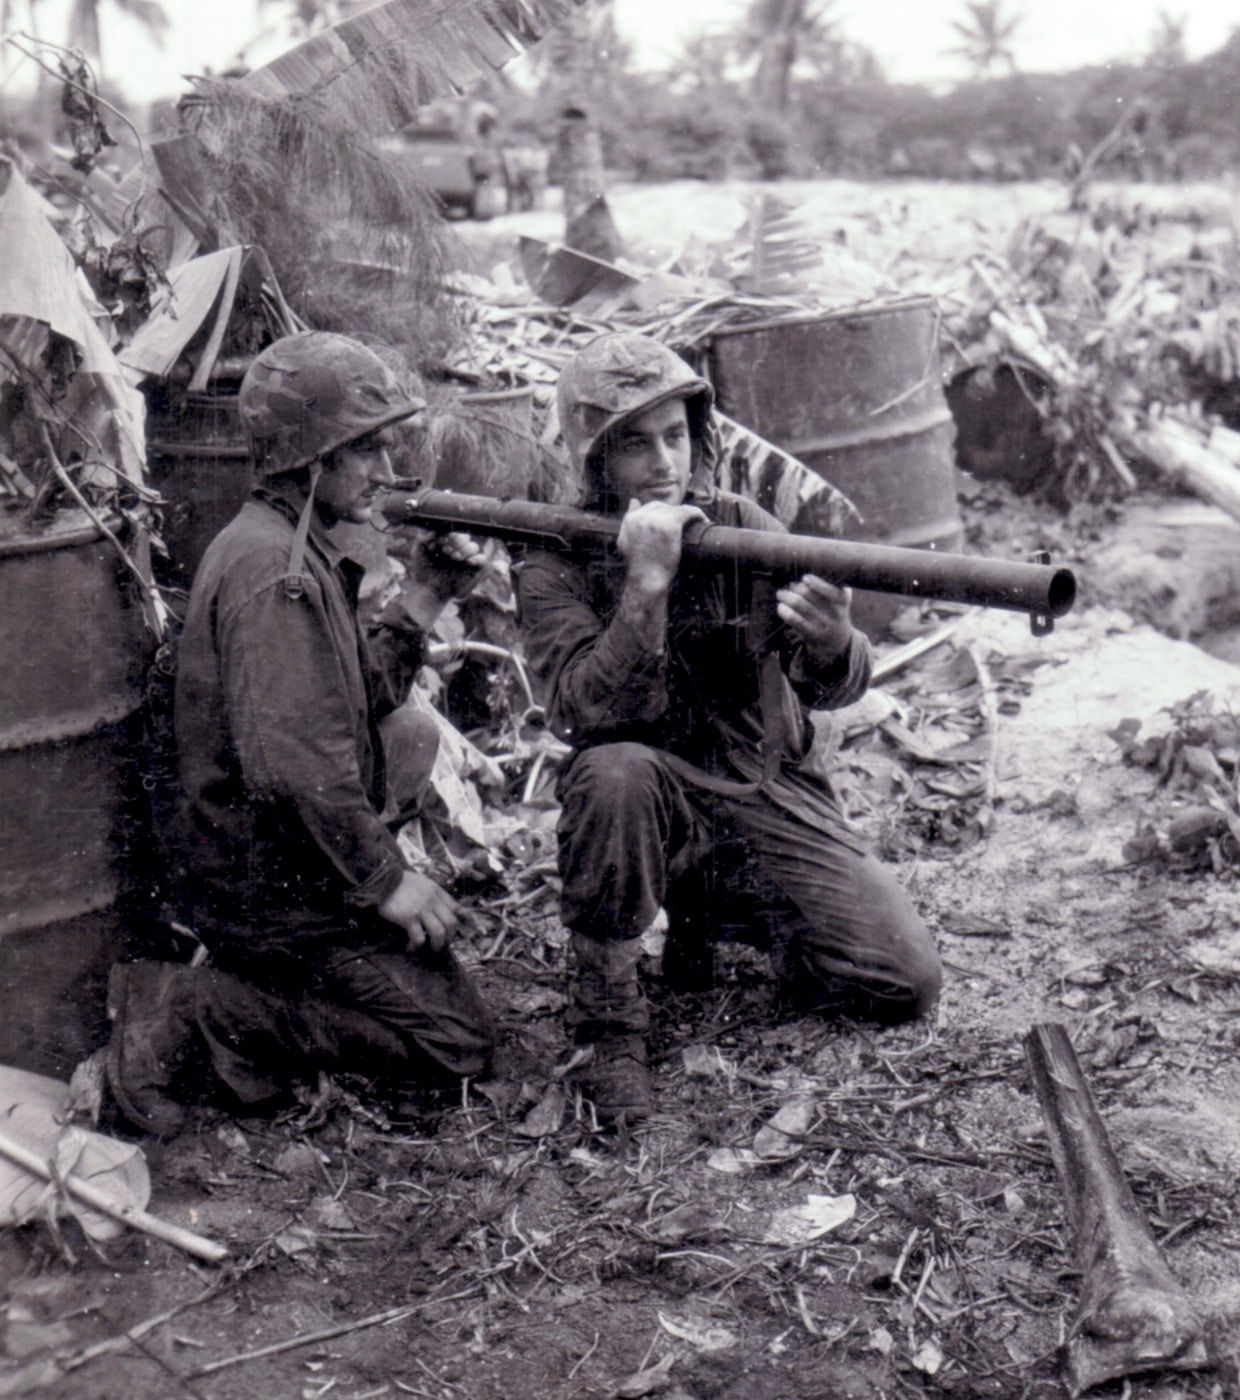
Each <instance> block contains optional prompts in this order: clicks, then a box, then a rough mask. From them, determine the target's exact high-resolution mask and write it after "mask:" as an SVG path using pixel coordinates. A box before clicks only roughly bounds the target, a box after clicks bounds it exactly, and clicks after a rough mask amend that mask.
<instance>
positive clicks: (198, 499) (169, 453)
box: [143, 361, 253, 591]
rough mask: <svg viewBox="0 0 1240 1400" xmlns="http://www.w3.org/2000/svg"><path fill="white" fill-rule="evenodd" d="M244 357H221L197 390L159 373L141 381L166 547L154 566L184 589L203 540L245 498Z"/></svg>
mask: <svg viewBox="0 0 1240 1400" xmlns="http://www.w3.org/2000/svg"><path fill="white" fill-rule="evenodd" d="M247 365H248V361H246V362H244V363H241V362H233V361H229V362H224V365H223V369H224V370H225V371H226V372H224V373H220V374H218V375H216V376H215V377H214V378H213V379H212V380H211V384H210V387H209V389H208V390H207V392H205V393H201V394H199V393H190V392H188V391H187V390H185V389H184V388H183V387H180V386H178V385H174V384H172V383H171V382H169V381H166V380H162V381H153V382H151V383H149V384H147V385H146V386H144V389H143V392H144V394H145V395H146V401H147V417H146V436H147V444H146V448H147V472H148V475H149V478H150V482H151V485H152V486H154V487H155V489H156V490H157V491H158V492H159V493H160V495H161V496H162V497H163V498H164V507H163V528H162V530H161V532H160V533H161V535H162V537H163V541H164V545H165V548H166V549H167V551H168V553H167V557H166V559H163V560H157V561H156V573H157V575H158V576H159V580H160V582H161V583H164V584H166V585H168V586H170V587H173V588H182V589H185V590H187V591H188V589H189V586H190V584H191V583H193V581H194V573H195V571H196V570H197V568H198V565H199V563H200V561H201V560H202V556H203V554H204V553H205V552H206V548H207V545H209V544H210V543H211V541H212V540H213V539H214V538H215V537H216V535H218V534H219V532H220V531H221V530H222V529H223V528H224V526H225V525H227V524H228V522H229V521H230V520H231V519H232V518H233V516H234V515H236V513H237V512H238V511H239V510H240V509H241V507H242V506H243V505H244V504H245V503H246V501H247V500H249V497H250V488H251V484H252V479H253V475H252V470H251V466H250V449H249V446H248V444H247V443H246V439H245V433H244V432H243V431H242V428H241V420H240V418H239V416H238V413H237V395H238V390H239V389H240V385H241V379H242V376H243V375H244V373H245V369H246V366H247Z"/></svg>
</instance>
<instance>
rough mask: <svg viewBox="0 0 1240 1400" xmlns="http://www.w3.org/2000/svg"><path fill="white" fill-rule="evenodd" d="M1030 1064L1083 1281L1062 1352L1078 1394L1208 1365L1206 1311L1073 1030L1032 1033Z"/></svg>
mask: <svg viewBox="0 0 1240 1400" xmlns="http://www.w3.org/2000/svg"><path fill="white" fill-rule="evenodd" d="M1025 1058H1026V1062H1027V1063H1028V1066H1029V1074H1030V1077H1031V1078H1032V1080H1033V1087H1034V1089H1035V1091H1036V1092H1037V1096H1038V1101H1039V1103H1040V1104H1041V1105H1042V1114H1043V1116H1044V1117H1045V1119H1046V1124H1047V1129H1048V1131H1049V1136H1050V1145H1051V1152H1052V1155H1053V1156H1054V1158H1055V1167H1056V1169H1057V1170H1058V1172H1059V1178H1060V1181H1061V1182H1062V1184H1063V1189H1064V1198H1065V1202H1066V1207H1067V1216H1068V1224H1069V1226H1070V1228H1071V1230H1072V1235H1073V1238H1074V1240H1075V1243H1076V1259H1077V1266H1078V1268H1079V1269H1080V1273H1081V1279H1082V1284H1081V1298H1080V1303H1079V1304H1078V1307H1077V1315H1076V1319H1075V1321H1074V1322H1073V1324H1072V1328H1071V1331H1070V1332H1069V1335H1068V1342H1067V1345H1066V1347H1065V1369H1066V1371H1067V1378H1068V1384H1069V1389H1070V1391H1071V1393H1072V1395H1074V1396H1076V1395H1080V1394H1081V1393H1082V1392H1083V1391H1086V1390H1089V1389H1090V1388H1091V1387H1093V1386H1095V1385H1101V1384H1102V1382H1104V1381H1109V1380H1118V1379H1119V1378H1120V1377H1121V1376H1128V1375H1133V1374H1136V1373H1137V1372H1141V1371H1155V1370H1163V1369H1172V1370H1177V1371H1187V1370H1195V1369H1197V1368H1199V1367H1203V1366H1207V1365H1209V1364H1210V1358H1209V1356H1208V1354H1207V1351H1206V1346H1205V1342H1204V1340H1203V1330H1204V1320H1203V1318H1202V1315H1201V1312H1200V1310H1199V1308H1198V1306H1197V1304H1196V1303H1195V1302H1194V1300H1193V1299H1192V1297H1190V1295H1189V1294H1188V1292H1187V1291H1186V1290H1185V1289H1184V1288H1183V1287H1182V1286H1181V1285H1180V1283H1179V1282H1178V1281H1177V1280H1176V1278H1175V1277H1174V1275H1173V1274H1172V1273H1171V1270H1170V1268H1169V1267H1168V1265H1167V1262H1166V1260H1165V1259H1164V1258H1163V1254H1162V1251H1161V1250H1160V1249H1159V1247H1158V1242H1157V1241H1156V1240H1155V1238H1154V1232H1153V1230H1151V1228H1150V1225H1149V1221H1148V1220H1147V1219H1146V1218H1145V1216H1144V1215H1143V1214H1142V1212H1141V1208H1140V1206H1138V1204H1137V1201H1136V1197H1135V1196H1134V1195H1133V1194H1132V1188H1131V1187H1130V1186H1129V1184H1128V1182H1127V1180H1126V1178H1125V1177H1124V1174H1123V1171H1122V1170H1121V1168H1120V1164H1119V1159H1118V1158H1117V1157H1116V1155H1115V1152H1114V1151H1113V1149H1112V1147H1111V1144H1110V1142H1109V1140H1108V1139H1107V1133H1106V1128H1105V1127H1104V1126H1103V1123H1102V1119H1101V1118H1100V1117H1099V1116H1098V1110H1097V1108H1096V1107H1095V1106H1094V1100H1093V1095H1092V1094H1091V1093H1090V1089H1089V1085H1088V1084H1087V1083H1086V1081H1085V1076H1084V1074H1083V1073H1082V1072H1081V1066H1080V1063H1079V1061H1078V1060H1077V1058H1076V1052H1075V1051H1074V1050H1073V1048H1072V1042H1071V1041H1070V1040H1069V1039H1068V1032H1067V1031H1066V1030H1065V1029H1064V1027H1063V1026H1062V1025H1060V1024H1058V1023H1057V1022H1051V1023H1047V1024H1043V1025H1037V1026H1034V1027H1033V1028H1032V1029H1031V1030H1030V1031H1029V1033H1028V1034H1027V1035H1026V1037H1025Z"/></svg>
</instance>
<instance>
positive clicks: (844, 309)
mask: <svg viewBox="0 0 1240 1400" xmlns="http://www.w3.org/2000/svg"><path fill="white" fill-rule="evenodd" d="M919 308H926V309H929V310H931V311H935V312H937V311H938V302H937V301H936V299H935V298H934V297H932V296H930V295H929V294H928V293H925V292H918V293H914V294H913V295H911V296H907V297H899V298H896V299H894V300H887V301H882V302H878V303H875V304H871V303H869V302H858V303H857V304H856V305H855V306H841V307H835V308H833V309H832V310H825V309H819V310H816V311H804V312H794V313H792V314H790V315H786V316H774V317H769V318H768V319H766V320H762V321H742V322H738V323H736V324H735V325H730V326H721V327H720V328H719V329H718V330H715V331H712V332H711V334H710V339H711V340H723V339H725V338H735V337H736V336H741V335H747V334H749V333H750V332H751V331H770V330H781V329H784V328H786V327H788V326H813V325H818V324H820V323H821V322H824V321H855V320H858V319H860V318H861V317H865V318H867V319H868V318H877V317H879V316H887V315H894V314H895V313H896V312H899V311H913V310H917V309H919Z"/></svg>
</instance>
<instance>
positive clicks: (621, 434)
mask: <svg viewBox="0 0 1240 1400" xmlns="http://www.w3.org/2000/svg"><path fill="white" fill-rule="evenodd" d="M692 469H693V440H692V437H691V436H690V433H689V415H688V412H687V411H686V409H685V401H684V399H668V400H667V401H666V402H665V403H661V404H656V405H655V406H654V408H648V409H647V410H646V411H645V413H639V414H638V415H637V416H636V417H635V418H630V419H629V420H628V422H627V423H623V424H622V425H621V426H620V427H618V428H617V429H616V430H615V431H614V432H613V433H612V434H610V435H609V437H608V439H607V441H606V443H605V444H604V446H603V473H604V479H605V481H606V484H607V489H608V493H609V494H610V495H612V496H614V497H615V499H616V501H617V502H618V503H619V504H620V506H621V507H622V508H623V507H627V505H628V503H629V502H630V501H631V500H634V499H636V500H638V501H640V502H641V504H642V505H646V504H647V503H648V502H650V501H664V502H666V503H667V504H669V505H674V506H678V505H680V503H681V502H682V501H683V500H684V498H685V492H686V491H687V490H688V489H689V475H690V473H691V471H692Z"/></svg>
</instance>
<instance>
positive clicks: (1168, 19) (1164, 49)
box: [1149, 10, 1188, 68]
mask: <svg viewBox="0 0 1240 1400" xmlns="http://www.w3.org/2000/svg"><path fill="white" fill-rule="evenodd" d="M1187 29H1188V16H1187V15H1186V14H1184V13H1183V12H1181V13H1179V14H1172V13H1171V11H1170V10H1159V12H1158V18H1157V20H1156V21H1155V24H1154V33H1153V36H1152V37H1151V39H1150V52H1149V62H1150V64H1151V65H1152V66H1153V67H1155V68H1175V67H1178V66H1179V65H1180V64H1181V63H1184V62H1186V61H1187V59H1188V54H1187V52H1186V49H1185V32H1186V30H1187Z"/></svg>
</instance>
